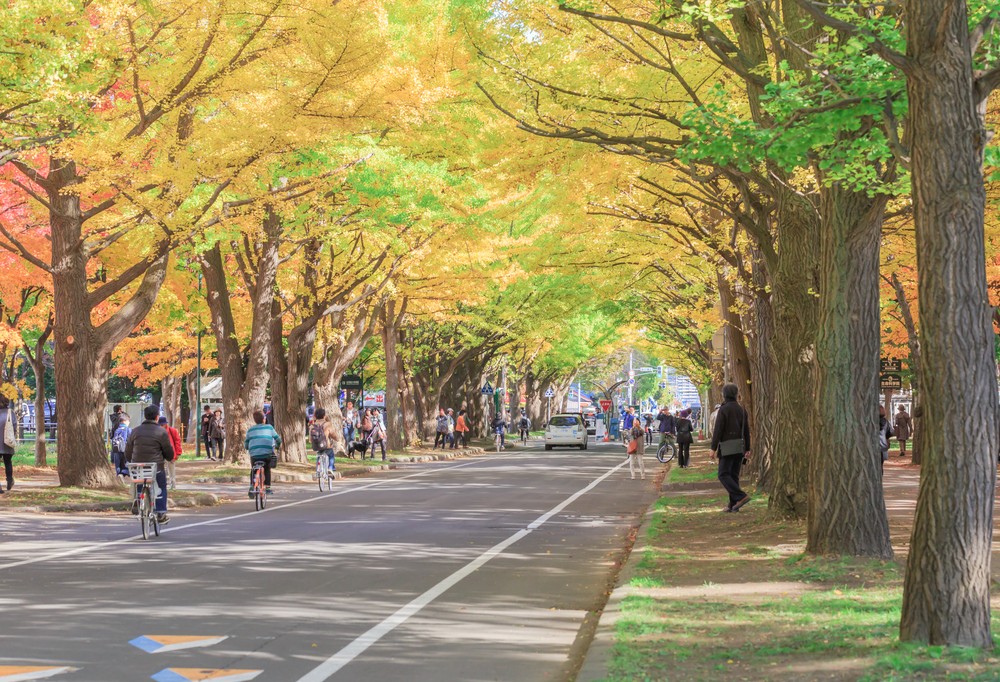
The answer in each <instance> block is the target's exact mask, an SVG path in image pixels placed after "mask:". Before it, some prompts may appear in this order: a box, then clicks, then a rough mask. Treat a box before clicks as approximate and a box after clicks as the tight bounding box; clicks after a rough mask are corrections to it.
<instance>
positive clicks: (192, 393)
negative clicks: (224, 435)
mask: <svg viewBox="0 0 1000 682" xmlns="http://www.w3.org/2000/svg"><path fill="white" fill-rule="evenodd" d="M184 388H185V390H187V397H188V413H189V414H188V425H187V433H186V434H185V442H187V443H194V442H195V440H196V439H197V438H198V425H199V424H200V423H201V422H200V421H199V420H200V419H201V405H200V403H199V402H198V401H199V398H200V397H201V396H199V395H198V369H197V368H195V369H193V370H191V371H190V372H188V375H187V376H186V377H184Z"/></svg>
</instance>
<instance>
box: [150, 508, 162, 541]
mask: <svg viewBox="0 0 1000 682" xmlns="http://www.w3.org/2000/svg"><path fill="white" fill-rule="evenodd" d="M149 520H150V522H151V523H152V524H153V534H154V535H155V536H156V537H160V519H159V514H156V513H155V510H154V513H152V514H150V515H149Z"/></svg>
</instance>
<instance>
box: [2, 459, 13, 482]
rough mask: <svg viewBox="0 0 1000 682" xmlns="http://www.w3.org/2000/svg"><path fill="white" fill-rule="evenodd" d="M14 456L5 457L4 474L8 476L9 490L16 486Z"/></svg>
mask: <svg viewBox="0 0 1000 682" xmlns="http://www.w3.org/2000/svg"><path fill="white" fill-rule="evenodd" d="M13 457H14V455H3V472H4V473H5V474H7V488H8V489H10V487H11V486H12V485H14V462H13V459H12V458H13Z"/></svg>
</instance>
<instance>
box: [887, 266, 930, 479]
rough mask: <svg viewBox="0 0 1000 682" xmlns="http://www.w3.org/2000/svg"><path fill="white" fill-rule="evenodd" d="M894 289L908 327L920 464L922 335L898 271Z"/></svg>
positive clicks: (914, 449)
mask: <svg viewBox="0 0 1000 682" xmlns="http://www.w3.org/2000/svg"><path fill="white" fill-rule="evenodd" d="M889 283H890V284H892V288H893V290H894V291H895V292H896V303H897V304H898V305H899V313H900V316H901V317H902V318H903V326H904V327H905V328H906V345H907V347H908V348H909V350H910V372H912V375H913V378H912V379H911V380H910V395H911V396H912V398H913V401H912V404H911V405H910V417H911V420H912V423H913V433H912V434H910V438H911V439H912V445H911V446H910V457H911V460H910V461H911V462H913V463H914V464H920V462H921V457H922V454H923V448H922V447H921V440H922V438H921V437H922V436H923V432H924V429H923V423H922V422H923V420H922V419H921V417H922V416H923V411H924V410H923V404H922V403H923V396H922V395H921V392H920V337H919V336H918V334H917V325H916V324H915V323H914V321H913V311H912V310H911V309H910V301H909V300H908V299H907V297H906V291H905V290H904V289H903V283H902V282H900V281H899V277H898V276H897V275H896V273H895V272H894V273H892V275H890V278H889Z"/></svg>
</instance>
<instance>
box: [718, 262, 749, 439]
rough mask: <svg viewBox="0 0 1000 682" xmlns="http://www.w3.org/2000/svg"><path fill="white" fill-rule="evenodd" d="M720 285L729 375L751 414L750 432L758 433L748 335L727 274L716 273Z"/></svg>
mask: <svg viewBox="0 0 1000 682" xmlns="http://www.w3.org/2000/svg"><path fill="white" fill-rule="evenodd" d="M716 281H717V282H718V287H719V302H720V303H721V305H722V317H723V320H724V321H725V327H723V329H724V330H725V335H726V346H727V348H728V350H729V376H730V378H731V380H732V382H733V383H734V384H736V386H737V387H738V388H739V390H740V404H741V405H743V407H744V408H745V409H746V410H747V412H748V413H749V414H750V432H751V433H756V432H757V429H756V425H755V424H754V421H753V415H754V403H753V394H754V391H753V383H752V382H751V380H750V358H749V356H748V355H747V344H746V337H745V336H744V335H743V327H742V324H743V321H742V318H741V317H740V313H739V311H738V310H737V306H736V296H735V294H734V293H733V290H732V288H731V287H730V286H729V282H727V281H726V278H725V276H724V275H723V274H722V273H721V272H719V273H718V274H717V275H716Z"/></svg>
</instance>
